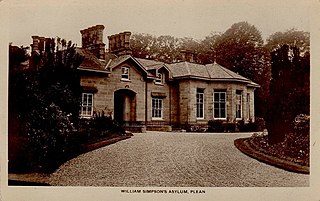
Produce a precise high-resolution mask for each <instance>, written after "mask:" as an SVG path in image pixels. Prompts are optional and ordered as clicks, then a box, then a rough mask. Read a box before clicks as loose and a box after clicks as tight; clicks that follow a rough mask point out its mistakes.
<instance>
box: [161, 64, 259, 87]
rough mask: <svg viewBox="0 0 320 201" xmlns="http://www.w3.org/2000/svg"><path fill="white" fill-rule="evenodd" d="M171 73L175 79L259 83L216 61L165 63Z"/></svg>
mask: <svg viewBox="0 0 320 201" xmlns="http://www.w3.org/2000/svg"><path fill="white" fill-rule="evenodd" d="M167 67H168V68H169V69H170V71H171V73H172V77H173V78H176V79H182V78H200V79H208V80H217V81H218V80H224V81H242V82H246V83H249V84H250V85H252V86H256V87H258V86H259V85H258V84H256V83H254V82H252V81H251V80H249V79H247V78H245V77H243V76H241V75H238V74H237V73H235V72H232V71H231V70H228V69H226V68H224V67H222V66H221V65H219V64H217V63H212V64H206V65H202V64H195V63H190V62H179V63H173V64H167Z"/></svg>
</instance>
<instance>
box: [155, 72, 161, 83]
mask: <svg viewBox="0 0 320 201" xmlns="http://www.w3.org/2000/svg"><path fill="white" fill-rule="evenodd" d="M155 83H156V84H162V83H163V75H162V73H158V76H157V79H156V80H155Z"/></svg>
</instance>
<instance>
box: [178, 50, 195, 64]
mask: <svg viewBox="0 0 320 201" xmlns="http://www.w3.org/2000/svg"><path fill="white" fill-rule="evenodd" d="M180 53H181V59H182V61H186V62H191V63H193V62H194V52H192V51H191V50H181V51H180Z"/></svg>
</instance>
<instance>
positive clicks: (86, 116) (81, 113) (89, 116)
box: [80, 93, 93, 118]
mask: <svg viewBox="0 0 320 201" xmlns="http://www.w3.org/2000/svg"><path fill="white" fill-rule="evenodd" d="M85 94H86V95H90V96H91V97H92V103H91V111H90V115H87V114H83V110H82V108H83V106H84V105H83V96H84V95H85ZM85 107H88V105H86V106H85ZM80 116H81V117H82V118H91V117H92V116H93V93H82V94H81V109H80Z"/></svg>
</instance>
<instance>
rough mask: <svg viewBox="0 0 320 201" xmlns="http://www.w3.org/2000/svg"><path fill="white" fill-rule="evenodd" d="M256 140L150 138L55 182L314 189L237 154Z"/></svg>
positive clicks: (84, 159) (65, 168)
mask: <svg viewBox="0 0 320 201" xmlns="http://www.w3.org/2000/svg"><path fill="white" fill-rule="evenodd" d="M248 136H250V134H238V133H237V134H207V133H205V134H203V133H199V134H194V133H192V134H191V133H173V132H172V133H161V132H147V133H139V134H134V136H133V137H132V138H130V139H127V140H124V141H120V142H117V143H115V144H112V145H109V146H106V147H103V148H100V149H97V150H94V151H92V152H89V153H86V154H83V155H80V156H78V157H77V158H74V159H72V160H70V161H68V162H66V163H65V164H63V165H62V166H61V167H60V168H59V169H58V170H57V171H56V172H55V173H53V174H52V175H51V177H50V179H49V180H50V184H51V185H61V186H65V185H68V186H128V187H129V186H157V187H164V186H165V187H215V186H216V187H233V186H236V187H255V186H257V187H269V186H273V187H276V186H277V187H278V186H286V187H290V186H295V187H301V186H309V175H303V174H297V173H292V172H287V171H285V170H281V169H278V168H276V167H273V166H269V165H266V164H264V163H261V162H258V161H257V160H255V159H252V158H250V157H248V156H246V155H244V154H242V153H241V152H240V151H239V150H237V149H236V148H235V147H234V145H233V141H234V139H236V138H240V137H248Z"/></svg>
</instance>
